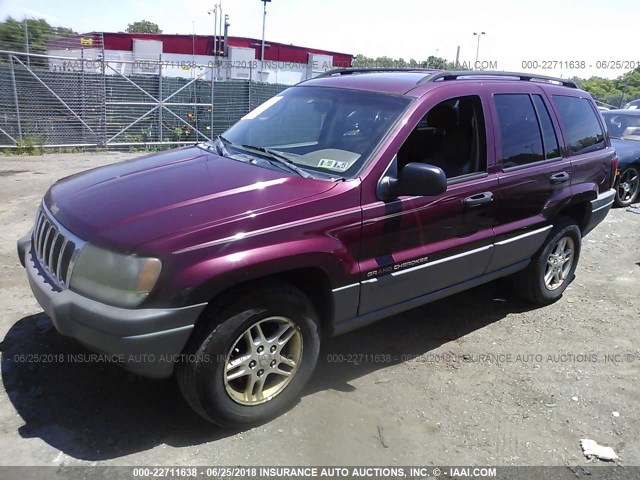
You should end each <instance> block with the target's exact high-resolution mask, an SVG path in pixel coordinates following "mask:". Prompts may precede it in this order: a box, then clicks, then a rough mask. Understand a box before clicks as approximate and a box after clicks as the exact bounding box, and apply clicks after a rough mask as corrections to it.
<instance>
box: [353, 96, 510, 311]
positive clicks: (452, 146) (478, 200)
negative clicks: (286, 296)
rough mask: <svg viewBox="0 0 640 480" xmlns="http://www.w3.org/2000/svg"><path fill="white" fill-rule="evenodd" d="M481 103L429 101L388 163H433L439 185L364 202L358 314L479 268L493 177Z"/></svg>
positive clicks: (485, 249)
mask: <svg viewBox="0 0 640 480" xmlns="http://www.w3.org/2000/svg"><path fill="white" fill-rule="evenodd" d="M434 93H436V92H434ZM440 95H442V94H440ZM484 103H485V100H484V99H483V98H481V97H480V96H477V95H466V96H464V95H463V96H459V97H453V98H446V97H445V98H442V97H440V98H436V99H434V101H430V102H429V104H430V105H434V106H433V108H430V109H428V111H426V112H425V114H424V116H422V117H421V120H420V121H419V122H418V123H417V124H416V125H415V128H414V130H413V131H412V133H411V134H410V135H409V137H408V138H407V140H406V141H405V143H404V144H403V146H402V148H400V150H399V151H398V153H397V155H396V157H395V159H394V162H395V163H393V164H392V166H391V168H390V170H394V169H397V170H400V169H402V167H403V166H404V165H406V164H407V163H410V162H424V163H428V164H432V165H436V166H439V167H440V168H442V169H443V170H444V172H445V174H446V175H447V178H448V188H447V191H446V192H445V193H443V194H441V195H438V196H434V197H400V198H399V199H396V200H393V201H387V202H383V201H375V202H372V203H371V204H368V205H363V240H362V251H361V256H360V258H361V260H360V269H361V272H362V288H361V297H360V308H359V312H358V313H359V314H360V315H363V314H366V313H370V312H373V311H376V310H379V309H382V308H385V307H388V306H392V305H395V304H398V303H401V302H404V301H407V300H411V299H414V298H417V297H420V296H423V295H426V294H429V293H432V292H436V291H438V290H441V289H443V288H446V287H449V286H452V285H456V284H459V283H461V282H464V281H466V280H469V279H472V278H474V277H478V276H480V275H482V274H483V273H484V272H485V270H486V268H487V265H488V264H489V262H490V259H491V256H492V250H493V240H494V234H493V225H494V214H495V212H494V207H493V204H494V202H493V195H494V191H495V189H496V187H497V185H498V179H497V175H495V174H494V173H491V174H490V173H488V170H487V157H488V155H487V138H486V131H485V123H486V119H485V112H486V111H487V109H486V108H485V105H484ZM425 110H427V107H425Z"/></svg>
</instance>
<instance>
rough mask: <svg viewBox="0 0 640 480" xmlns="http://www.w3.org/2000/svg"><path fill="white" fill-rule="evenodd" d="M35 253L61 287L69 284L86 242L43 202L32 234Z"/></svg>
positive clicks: (54, 281) (53, 280) (48, 274)
mask: <svg viewBox="0 0 640 480" xmlns="http://www.w3.org/2000/svg"><path fill="white" fill-rule="evenodd" d="M32 246H33V253H34V254H35V256H36V258H37V260H38V262H39V263H40V266H41V267H42V269H43V270H44V271H45V273H46V274H47V276H48V277H49V279H50V280H51V281H52V282H53V283H55V284H56V285H57V286H58V287H60V288H66V286H67V285H69V278H70V277H71V270H72V269H73V264H74V263H75V261H76V259H77V257H78V254H79V253H80V250H81V249H82V247H83V246H84V242H82V241H81V240H80V239H78V238H77V237H75V235H73V234H72V233H71V232H69V231H68V230H66V229H65V228H64V227H63V226H62V225H60V223H58V222H57V221H55V220H54V218H53V215H51V213H50V212H49V211H48V209H47V207H45V206H44V204H42V206H41V207H40V208H39V209H38V213H37V215H36V224H35V227H34V228H33V236H32Z"/></svg>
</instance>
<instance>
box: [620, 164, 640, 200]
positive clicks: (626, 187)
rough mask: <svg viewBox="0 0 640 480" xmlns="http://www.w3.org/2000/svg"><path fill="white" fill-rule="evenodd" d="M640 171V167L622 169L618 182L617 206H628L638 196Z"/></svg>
mask: <svg viewBox="0 0 640 480" xmlns="http://www.w3.org/2000/svg"><path fill="white" fill-rule="evenodd" d="M639 190H640V173H639V172H638V167H629V168H626V169H624V170H623V171H622V173H621V174H620V178H619V179H618V181H617V182H616V203H615V204H616V207H628V206H629V205H631V204H632V203H633V202H635V201H636V199H637V198H638V191H639Z"/></svg>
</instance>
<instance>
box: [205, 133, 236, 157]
mask: <svg viewBox="0 0 640 480" xmlns="http://www.w3.org/2000/svg"><path fill="white" fill-rule="evenodd" d="M229 143H231V142H229V140H227V139H226V138H224V137H223V136H222V135H218V137H217V138H216V139H215V140H214V141H208V142H204V143H203V144H199V145H202V146H204V148H206V149H207V150H210V149H212V148H213V149H214V150H215V151H216V153H217V154H218V155H220V156H221V157H229V158H231V155H230V154H229V152H228V151H227V148H226V147H225V144H227V145H228V144H229Z"/></svg>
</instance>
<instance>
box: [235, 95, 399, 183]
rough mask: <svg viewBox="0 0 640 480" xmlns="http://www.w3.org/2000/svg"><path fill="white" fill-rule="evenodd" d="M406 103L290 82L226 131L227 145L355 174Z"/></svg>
mask: <svg viewBox="0 0 640 480" xmlns="http://www.w3.org/2000/svg"><path fill="white" fill-rule="evenodd" d="M408 104H409V99H407V98H404V97H397V96H392V95H385V94H380V93H372V92H360V91H354V90H346V89H337V88H320V87H294V88H290V89H288V90H286V91H284V92H282V93H281V94H280V95H278V96H276V97H273V98H272V99H270V100H268V101H267V102H265V103H264V104H262V105H261V106H259V107H258V108H256V109H255V110H253V111H252V112H250V113H249V114H247V115H245V116H244V117H243V118H242V119H241V120H240V121H239V122H238V123H236V124H235V125H234V126H233V127H231V128H230V129H229V130H227V131H226V132H225V133H224V134H223V137H224V139H225V141H228V142H229V143H228V145H227V148H228V149H233V148H234V147H240V146H253V147H261V148H263V149H264V148H266V149H268V150H269V151H270V152H273V153H276V154H280V155H283V156H285V157H286V158H287V159H289V160H290V161H291V162H293V163H294V164H295V165H297V166H299V167H301V168H303V169H305V170H307V171H309V172H311V173H314V172H321V173H324V174H329V175H331V176H337V177H351V176H353V175H355V174H356V173H357V172H358V171H359V169H360V168H361V167H362V165H363V164H364V162H365V161H366V160H367V158H368V157H369V155H371V153H372V152H373V150H374V149H375V147H376V146H377V145H378V143H379V142H380V141H381V140H382V138H383V137H384V135H385V134H386V133H387V132H388V131H389V129H390V128H391V126H392V125H393V124H394V123H395V121H396V120H397V119H398V118H399V116H400V115H401V113H402V112H403V111H404V109H405V108H406V107H407V105H408Z"/></svg>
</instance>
